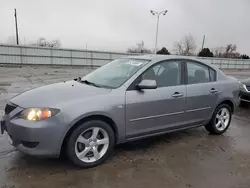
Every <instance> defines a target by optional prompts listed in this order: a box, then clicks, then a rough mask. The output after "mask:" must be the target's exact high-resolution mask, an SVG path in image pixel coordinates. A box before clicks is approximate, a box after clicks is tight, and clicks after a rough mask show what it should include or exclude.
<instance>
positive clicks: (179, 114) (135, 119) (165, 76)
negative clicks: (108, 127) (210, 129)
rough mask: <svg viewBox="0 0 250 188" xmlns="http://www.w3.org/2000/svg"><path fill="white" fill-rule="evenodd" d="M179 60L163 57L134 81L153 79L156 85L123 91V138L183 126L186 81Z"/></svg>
mask: <svg viewBox="0 0 250 188" xmlns="http://www.w3.org/2000/svg"><path fill="white" fill-rule="evenodd" d="M183 70H184V69H183V64H182V62H181V61H173V60H169V61H165V62H161V63H159V64H156V65H154V66H152V67H150V68H149V69H147V70H146V71H145V72H144V73H143V74H142V75H141V76H139V77H138V78H137V79H136V80H135V82H136V83H139V82H140V81H141V80H142V79H149V80H155V81H156V83H157V89H144V90H138V89H136V88H133V87H132V88H129V89H128V90H127V91H126V125H127V126H126V136H127V138H128V139H129V138H132V137H140V136H143V135H148V134H154V133H158V132H161V131H166V130H168V129H172V128H177V127H178V126H183V125H184V124H185V122H184V118H185V117H184V114H185V107H186V106H185V105H186V85H184V80H183V78H184V77H183Z"/></svg>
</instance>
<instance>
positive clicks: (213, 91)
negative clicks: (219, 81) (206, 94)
mask: <svg viewBox="0 0 250 188" xmlns="http://www.w3.org/2000/svg"><path fill="white" fill-rule="evenodd" d="M217 92H218V90H217V89H215V88H212V89H210V93H217Z"/></svg>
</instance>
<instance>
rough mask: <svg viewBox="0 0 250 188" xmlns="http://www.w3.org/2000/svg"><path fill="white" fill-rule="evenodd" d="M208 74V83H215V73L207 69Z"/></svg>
mask: <svg viewBox="0 0 250 188" xmlns="http://www.w3.org/2000/svg"><path fill="white" fill-rule="evenodd" d="M209 74H210V81H211V82H215V81H216V71H215V70H213V69H209Z"/></svg>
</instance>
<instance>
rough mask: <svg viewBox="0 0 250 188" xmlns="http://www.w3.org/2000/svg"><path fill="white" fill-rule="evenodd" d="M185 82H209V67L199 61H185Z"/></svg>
mask: <svg viewBox="0 0 250 188" xmlns="http://www.w3.org/2000/svg"><path fill="white" fill-rule="evenodd" d="M187 82H188V84H198V83H206V82H210V75H209V68H208V67H207V66H205V65H202V64H200V63H196V62H190V61H187Z"/></svg>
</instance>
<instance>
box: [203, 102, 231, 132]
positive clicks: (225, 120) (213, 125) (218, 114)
mask: <svg viewBox="0 0 250 188" xmlns="http://www.w3.org/2000/svg"><path fill="white" fill-rule="evenodd" d="M231 119H232V109H231V107H230V106H229V105H227V104H221V105H219V106H218V107H217V108H216V109H215V111H214V113H213V116H212V118H211V120H210V122H209V123H208V124H207V125H205V128H206V130H207V131H208V132H209V133H211V134H223V133H224V132H225V131H226V130H227V129H228V127H229V125H230V123H231Z"/></svg>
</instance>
